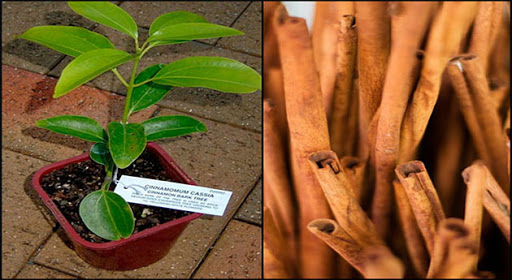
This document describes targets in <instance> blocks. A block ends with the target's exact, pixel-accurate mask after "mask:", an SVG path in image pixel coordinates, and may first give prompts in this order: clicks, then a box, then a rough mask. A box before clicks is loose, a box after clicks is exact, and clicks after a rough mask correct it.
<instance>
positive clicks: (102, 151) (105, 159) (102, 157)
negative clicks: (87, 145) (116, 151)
mask: <svg viewBox="0 0 512 280" xmlns="http://www.w3.org/2000/svg"><path fill="white" fill-rule="evenodd" d="M89 156H90V157H91V159H92V160H93V161H95V162H97V163H99V164H102V165H105V168H106V169H108V170H111V169H112V167H113V166H114V160H113V159H112V156H111V155H110V151H109V149H108V146H107V143H104V142H102V143H96V144H94V145H93V146H92V147H91V151H90V152H89Z"/></svg>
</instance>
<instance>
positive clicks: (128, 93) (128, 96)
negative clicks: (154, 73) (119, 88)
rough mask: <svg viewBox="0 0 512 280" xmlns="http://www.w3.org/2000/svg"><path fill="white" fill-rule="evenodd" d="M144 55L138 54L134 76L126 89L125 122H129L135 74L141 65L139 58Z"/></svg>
mask: <svg viewBox="0 0 512 280" xmlns="http://www.w3.org/2000/svg"><path fill="white" fill-rule="evenodd" d="M141 56H142V55H138V56H136V57H135V61H134V62H133V69H132V76H131V77H130V83H129V84H128V86H127V89H126V101H125V104H124V112H123V123H124V124H126V123H127V122H128V117H129V115H130V101H131V99H132V92H133V88H134V81H135V74H137V67H138V66H139V60H140V58H141Z"/></svg>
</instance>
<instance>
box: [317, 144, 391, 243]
mask: <svg viewBox="0 0 512 280" xmlns="http://www.w3.org/2000/svg"><path fill="white" fill-rule="evenodd" d="M309 164H310V166H311V169H312V170H313V172H314V174H315V176H316V178H317V179H318V181H319V182H320V186H321V187H322V190H323V192H324V193H325V197H326V198H327V201H328V202H329V205H330V206H331V209H332V212H333V214H334V217H335V218H336V221H337V222H338V223H339V224H340V226H341V227H342V228H343V229H344V230H345V231H346V232H347V233H348V234H349V235H350V236H351V237H352V238H353V239H354V240H355V241H356V242H357V243H358V244H361V245H362V246H374V245H383V244H384V243H383V241H382V239H381V238H379V235H378V233H377V231H376V230H375V226H374V225H373V223H372V222H371V220H370V219H369V218H368V216H367V215H366V213H365V212H364V211H363V209H361V207H360V206H359V202H358V201H357V200H356V199H355V196H354V187H353V186H352V185H351V182H350V180H349V179H348V177H347V175H346V173H345V171H344V170H343V169H342V168H341V165H340V163H339V161H338V158H337V156H336V153H334V152H333V151H319V152H316V153H311V154H310V155H309Z"/></svg>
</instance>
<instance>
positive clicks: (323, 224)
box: [308, 219, 403, 278]
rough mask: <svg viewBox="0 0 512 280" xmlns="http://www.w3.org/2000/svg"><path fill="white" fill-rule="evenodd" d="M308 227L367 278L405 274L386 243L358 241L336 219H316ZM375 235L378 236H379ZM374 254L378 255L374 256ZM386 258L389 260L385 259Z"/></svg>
mask: <svg viewBox="0 0 512 280" xmlns="http://www.w3.org/2000/svg"><path fill="white" fill-rule="evenodd" d="M308 229H309V230H310V231H311V232H312V233H313V234H315V235H316V236H317V237H318V238H320V239H321V240H323V242H325V243H326V244H328V245H329V246H330V247H331V248H332V249H334V250H335V251H336V252H337V253H338V254H340V256H342V257H343V259H345V260H346V261H347V262H348V263H350V264H351V265H352V266H353V267H354V268H355V269H356V270H358V271H359V272H360V273H361V274H362V275H363V276H364V277H365V278H370V277H371V276H374V277H377V276H380V277H383V278H385V277H390V278H392V277H394V276H398V277H402V276H403V265H402V264H401V262H400V260H398V259H397V258H396V257H395V256H394V255H393V254H392V253H391V251H390V250H389V248H387V247H386V246H384V245H375V244H374V245H369V243H367V242H366V243H365V244H359V243H357V241H356V240H354V238H353V236H354V235H353V234H352V235H350V234H349V233H348V230H347V229H345V228H342V227H341V226H340V225H339V224H338V223H337V222H336V221H334V220H330V219H317V220H314V221H312V222H311V223H310V224H309V225H308ZM375 237H376V238H378V236H375ZM374 254H377V255H378V256H376V257H375V258H373V257H372V255H374ZM382 257H384V259H383V258H382ZM386 258H388V259H389V261H387V260H385V259H386ZM390 266H391V267H393V271H390V270H389V268H390ZM400 272H401V273H400Z"/></svg>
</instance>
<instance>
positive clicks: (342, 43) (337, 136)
mask: <svg viewBox="0 0 512 280" xmlns="http://www.w3.org/2000/svg"><path fill="white" fill-rule="evenodd" d="M317 5H318V4H317ZM337 37H338V41H337V57H336V69H335V70H336V72H335V73H336V76H335V82H334V93H333V101H332V113H331V115H330V119H329V134H330V140H331V147H332V150H333V151H335V152H336V154H338V156H340V157H342V156H345V155H349V154H352V149H353V147H351V146H350V145H347V143H346V142H347V141H350V140H351V139H353V137H350V136H348V135H347V134H349V133H350V129H353V128H351V127H350V119H349V118H350V117H351V114H350V108H351V104H352V103H353V101H352V98H353V97H354V95H353V94H352V93H353V73H354V65H355V56H356V42H357V41H356V30H355V18H354V16H352V15H345V16H343V17H342V18H341V22H340V24H339V29H338V34H337ZM347 136H348V137H347Z"/></svg>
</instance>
